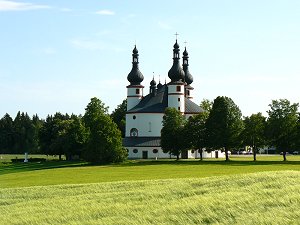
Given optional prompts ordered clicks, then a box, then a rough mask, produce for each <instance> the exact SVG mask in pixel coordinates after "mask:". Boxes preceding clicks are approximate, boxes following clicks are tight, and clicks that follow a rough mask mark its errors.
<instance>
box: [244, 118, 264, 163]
mask: <svg viewBox="0 0 300 225" xmlns="http://www.w3.org/2000/svg"><path fill="white" fill-rule="evenodd" d="M244 125H245V129H244V130H243V132H242V139H243V143H244V145H249V146H252V151H253V157H254V161H255V160H256V153H257V149H258V148H261V147H264V146H265V145H266V137H265V130H266V117H264V116H263V115H262V114H261V113H257V114H252V115H251V116H250V117H245V119H244Z"/></svg>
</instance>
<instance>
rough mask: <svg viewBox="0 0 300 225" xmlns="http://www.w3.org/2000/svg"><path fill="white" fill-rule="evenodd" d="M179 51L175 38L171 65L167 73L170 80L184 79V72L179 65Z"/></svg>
mask: <svg viewBox="0 0 300 225" xmlns="http://www.w3.org/2000/svg"><path fill="white" fill-rule="evenodd" d="M179 51H180V49H179V45H178V43H177V40H176V43H175V44H174V49H173V65H172V67H171V69H170V70H169V73H168V76H169V78H170V79H171V82H176V81H183V80H184V76H185V73H184V71H183V70H182V68H181V66H180V62H179V60H180V58H179Z"/></svg>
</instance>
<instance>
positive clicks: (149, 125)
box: [148, 122, 152, 132]
mask: <svg viewBox="0 0 300 225" xmlns="http://www.w3.org/2000/svg"><path fill="white" fill-rule="evenodd" d="M148 125H149V132H151V125H152V124H151V122H149V123H148Z"/></svg>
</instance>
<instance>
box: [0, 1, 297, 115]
mask: <svg viewBox="0 0 300 225" xmlns="http://www.w3.org/2000/svg"><path fill="white" fill-rule="evenodd" d="M176 32H178V33H179V36H178V42H179V44H180V47H181V50H183V49H184V45H185V44H184V42H185V41H186V42H187V49H188V52H189V56H190V72H191V74H192V75H193V77H194V82H193V84H192V85H193V87H194V88H195V99H194V100H195V102H196V103H200V102H201V100H202V99H203V98H208V99H210V100H213V99H214V98H216V97H217V96H219V95H222V96H228V97H231V98H232V99H233V100H234V102H235V103H236V104H237V105H238V106H239V107H240V109H241V110H242V113H243V115H245V116H248V115H251V114H252V113H257V112H263V114H265V115H266V110H268V108H269V107H268V104H270V103H271V100H272V99H279V98H287V99H289V100H290V101H291V102H299V101H300V100H299V99H300V89H299V87H298V86H299V83H300V76H299V75H300V1H298V0H294V1H292V0H282V1H279V0H272V1H271V0H264V1H261V0H260V1H258V0H252V1H244V0H240V1H239V0H235V1H234V0H227V1H225V0H211V1H204V0H199V1H192V0H185V1H177V0H172V1H168V0H164V1H157V0H152V1H137V0H130V1H129V0H128V1H120V0H119V1H117V0H110V1H101V0H97V1H96V0H89V1H71V0H69V1H67V0H60V1H47V0H22V1H21V0H12V1H8V0H5V1H4V0H0V117H2V116H3V115H4V114H5V113H6V112H7V113H9V114H10V115H11V116H13V117H14V116H15V115H16V113H17V111H19V110H20V111H25V112H28V113H29V114H30V115H32V114H35V113H37V114H38V115H40V116H41V117H42V118H45V117H46V116H47V114H54V113H55V112H58V111H59V112H62V113H70V114H71V113H75V114H83V113H84V108H85V107H86V105H87V104H88V102H89V101H90V98H92V97H98V98H100V99H101V100H102V101H103V102H104V103H105V104H106V105H107V106H109V107H110V111H112V110H113V109H114V108H115V107H116V106H117V105H118V104H120V103H121V102H122V100H123V99H125V98H126V88H125V87H126V85H128V81H127V74H128V73H129V72H130V70H131V54H132V49H133V47H134V44H135V43H136V44H137V48H138V50H139V54H140V70H141V71H142V73H143V74H144V77H145V80H144V81H143V85H144V86H145V92H146V93H148V90H149V82H150V80H151V79H152V76H153V72H154V74H155V78H156V79H157V80H158V76H159V75H160V77H161V80H164V79H165V78H167V74H168V71H169V69H170V68H171V66H172V48H173V44H174V42H175V36H174V34H175V33H176ZM181 53H182V51H181ZM167 81H168V78H167Z"/></svg>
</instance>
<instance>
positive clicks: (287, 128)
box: [267, 99, 299, 161]
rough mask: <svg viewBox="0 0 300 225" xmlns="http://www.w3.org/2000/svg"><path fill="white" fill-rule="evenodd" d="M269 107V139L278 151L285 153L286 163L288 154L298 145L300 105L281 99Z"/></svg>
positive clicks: (274, 101)
mask: <svg viewBox="0 0 300 225" xmlns="http://www.w3.org/2000/svg"><path fill="white" fill-rule="evenodd" d="M269 107H270V110H268V111H267V112H268V114H269V117H268V120H267V131H268V137H269V138H270V141H271V143H272V144H273V145H274V146H275V147H276V149H277V150H278V151H282V152H283V160H284V161H286V152H287V151H289V150H292V148H293V147H295V144H296V137H297V122H298V117H299V112H298V107H299V104H298V103H293V104H291V103H290V101H289V100H287V99H279V100H272V103H271V104H269Z"/></svg>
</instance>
